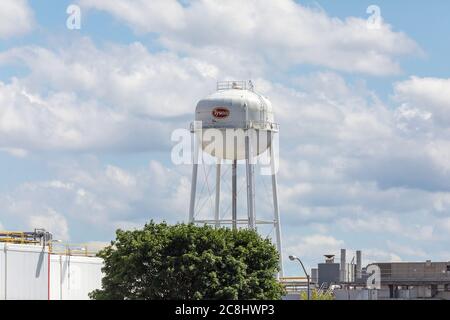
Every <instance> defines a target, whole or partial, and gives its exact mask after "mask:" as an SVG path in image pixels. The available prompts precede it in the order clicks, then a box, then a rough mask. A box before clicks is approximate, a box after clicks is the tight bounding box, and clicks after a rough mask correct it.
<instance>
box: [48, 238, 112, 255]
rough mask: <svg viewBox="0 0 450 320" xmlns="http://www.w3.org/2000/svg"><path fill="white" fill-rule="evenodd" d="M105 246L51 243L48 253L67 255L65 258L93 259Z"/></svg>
mask: <svg viewBox="0 0 450 320" xmlns="http://www.w3.org/2000/svg"><path fill="white" fill-rule="evenodd" d="M104 247H105V246H103V245H102V246H99V245H94V244H89V243H87V244H68V243H58V242H53V243H51V244H50V245H49V251H50V253H52V254H59V255H67V256H87V257H95V256H96V255H97V253H98V252H99V251H100V250H102V249H103V248H104Z"/></svg>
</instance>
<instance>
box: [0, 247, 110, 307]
mask: <svg viewBox="0 0 450 320" xmlns="http://www.w3.org/2000/svg"><path fill="white" fill-rule="evenodd" d="M49 264H50V269H49ZM101 267H102V259H100V258H96V257H84V256H65V255H52V254H51V255H49V254H48V249H47V247H41V246H34V245H18V244H7V243H0V300H47V299H49V298H50V299H52V300H61V299H63V300H67V299H70V300H77V299H88V293H89V292H91V291H92V290H94V289H97V288H100V287H101V278H102V273H101Z"/></svg>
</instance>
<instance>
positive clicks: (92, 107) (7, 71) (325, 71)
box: [0, 0, 450, 274]
mask: <svg viewBox="0 0 450 320" xmlns="http://www.w3.org/2000/svg"><path fill="white" fill-rule="evenodd" d="M70 4H76V5H79V6H80V8H81V13H82V16H81V29H80V30H69V29H68V28H67V27H66V20H67V18H68V15H67V13H66V8H67V7H68V6H69V5H70ZM369 5H377V6H378V7H379V8H380V10H381V16H382V18H383V20H382V23H381V25H380V27H379V28H378V29H375V30H373V29H369V28H368V26H367V21H366V20H367V19H368V17H369V14H367V13H366V9H367V8H368V6H369ZM449 9H450V5H449V4H448V3H447V1H438V0H435V1H428V2H425V1H422V2H418V1H415V2H411V1H400V0H398V1H376V2H373V1H356V0H355V1H339V2H337V1H331V0H330V1H299V2H292V1H289V0H284V1H267V2H262V1H248V2H246V4H245V5H239V1H227V3H226V4H225V3H214V1H206V0H205V1H200V0H199V1H192V2H189V1H187V2H186V1H185V2H183V5H180V3H178V2H176V1H156V0H155V1H140V0H134V1H125V0H115V1H105V0H79V1H75V0H72V1H57V2H55V1H50V0H40V1H26V0H20V1H17V0H6V1H2V2H1V3H0V177H1V180H0V227H2V228H3V229H9V230H12V229H17V230H28V229H32V228H34V227H45V228H47V229H49V230H50V231H52V232H53V233H55V235H56V236H57V237H59V238H62V239H64V240H66V241H70V242H87V241H101V242H104V241H109V240H110V239H112V238H113V236H114V230H115V229H116V228H133V227H139V226H141V225H142V224H143V223H145V221H148V220H149V219H155V220H158V221H161V220H163V219H165V220H168V221H170V222H176V221H185V220H186V218H187V207H188V200H189V199H188V198H189V181H190V168H189V167H188V166H175V165H173V164H172V162H171V158H170V152H171V148H172V146H173V142H171V140H170V135H171V132H172V131H173V130H175V129H177V128H186V127H187V126H188V124H189V122H190V121H191V119H192V117H193V110H194V108H195V104H196V102H197V100H199V99H200V98H202V97H203V96H205V95H207V94H209V93H211V91H212V90H214V88H215V82H216V81H217V80H223V79H233V78H235V79H247V78H250V77H251V78H252V79H253V80H254V82H255V84H256V89H257V90H259V91H260V92H262V93H263V94H265V95H266V96H268V97H269V99H271V101H272V102H273V104H274V108H275V114H276V118H277V121H279V123H280V125H281V128H282V130H281V133H280V142H281V154H280V157H281V159H282V160H281V167H280V175H279V184H280V194H281V195H280V198H281V213H282V221H283V241H284V247H285V254H296V255H298V256H301V257H303V258H304V260H305V261H306V262H307V264H308V265H309V266H312V265H314V264H315V263H317V262H319V261H321V260H322V255H323V254H325V253H330V252H332V253H337V252H338V250H339V249H340V248H341V247H346V248H348V249H350V250H355V249H362V250H363V252H364V258H365V262H369V261H374V260H378V261H381V260H383V261H384V260H425V259H434V260H449V259H450V251H449V250H448V244H449V241H450V237H449V236H448V234H450V232H449V231H450V215H449V209H450V183H449V182H448V181H450V180H449V178H450V151H448V150H450V113H449V111H450V103H449V101H450V79H449V73H450V66H449V64H448V59H447V57H448V56H449V55H450V42H449V41H448V39H449V36H448V34H449V32H450V21H449V20H448V19H447V16H446V14H447V12H448V10H449ZM261 179H262V178H261ZM257 188H259V190H264V186H263V184H262V185H257ZM260 197H261V207H260V208H259V210H260V211H259V212H258V214H260V215H262V216H263V215H267V214H268V213H269V209H268V207H269V205H270V203H265V202H264V192H261V195H260ZM350 256H351V254H350ZM286 271H287V273H288V274H295V273H296V266H292V265H291V264H290V263H289V262H286Z"/></svg>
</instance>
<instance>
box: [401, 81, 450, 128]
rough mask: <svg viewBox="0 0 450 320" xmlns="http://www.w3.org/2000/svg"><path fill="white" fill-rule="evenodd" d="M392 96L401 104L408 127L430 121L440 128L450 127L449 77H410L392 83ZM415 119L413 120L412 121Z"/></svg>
mask: <svg viewBox="0 0 450 320" xmlns="http://www.w3.org/2000/svg"><path fill="white" fill-rule="evenodd" d="M394 95H395V96H394V97H395V99H396V100H397V101H399V102H400V103H401V104H402V108H401V109H400V110H399V112H400V114H399V117H401V118H402V119H403V120H404V122H405V123H407V124H410V126H409V128H412V129H417V127H418V124H417V122H418V123H419V124H421V123H423V122H427V121H428V122H430V121H432V122H433V123H434V124H436V125H437V126H439V127H440V129H446V133H447V134H448V130H449V129H450V79H442V78H420V77H415V76H413V77H411V78H410V79H408V80H405V81H400V82H397V83H395V85H394ZM413 121H415V122H413ZM411 122H412V123H411ZM413 125H415V126H413Z"/></svg>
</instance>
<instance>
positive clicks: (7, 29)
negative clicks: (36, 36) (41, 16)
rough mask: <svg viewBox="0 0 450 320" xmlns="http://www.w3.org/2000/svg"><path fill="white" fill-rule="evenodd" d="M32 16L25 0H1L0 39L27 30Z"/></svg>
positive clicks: (30, 24) (30, 26)
mask: <svg viewBox="0 0 450 320" xmlns="http://www.w3.org/2000/svg"><path fill="white" fill-rule="evenodd" d="M34 23H35V22H34V17H33V12H32V10H31V8H30V7H29V5H28V1H27V0H2V1H1V2H0V39H2V38H3V39H4V38H10V37H12V36H16V35H21V34H24V33H27V32H29V31H30V30H31V29H32V27H33V26H34Z"/></svg>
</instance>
